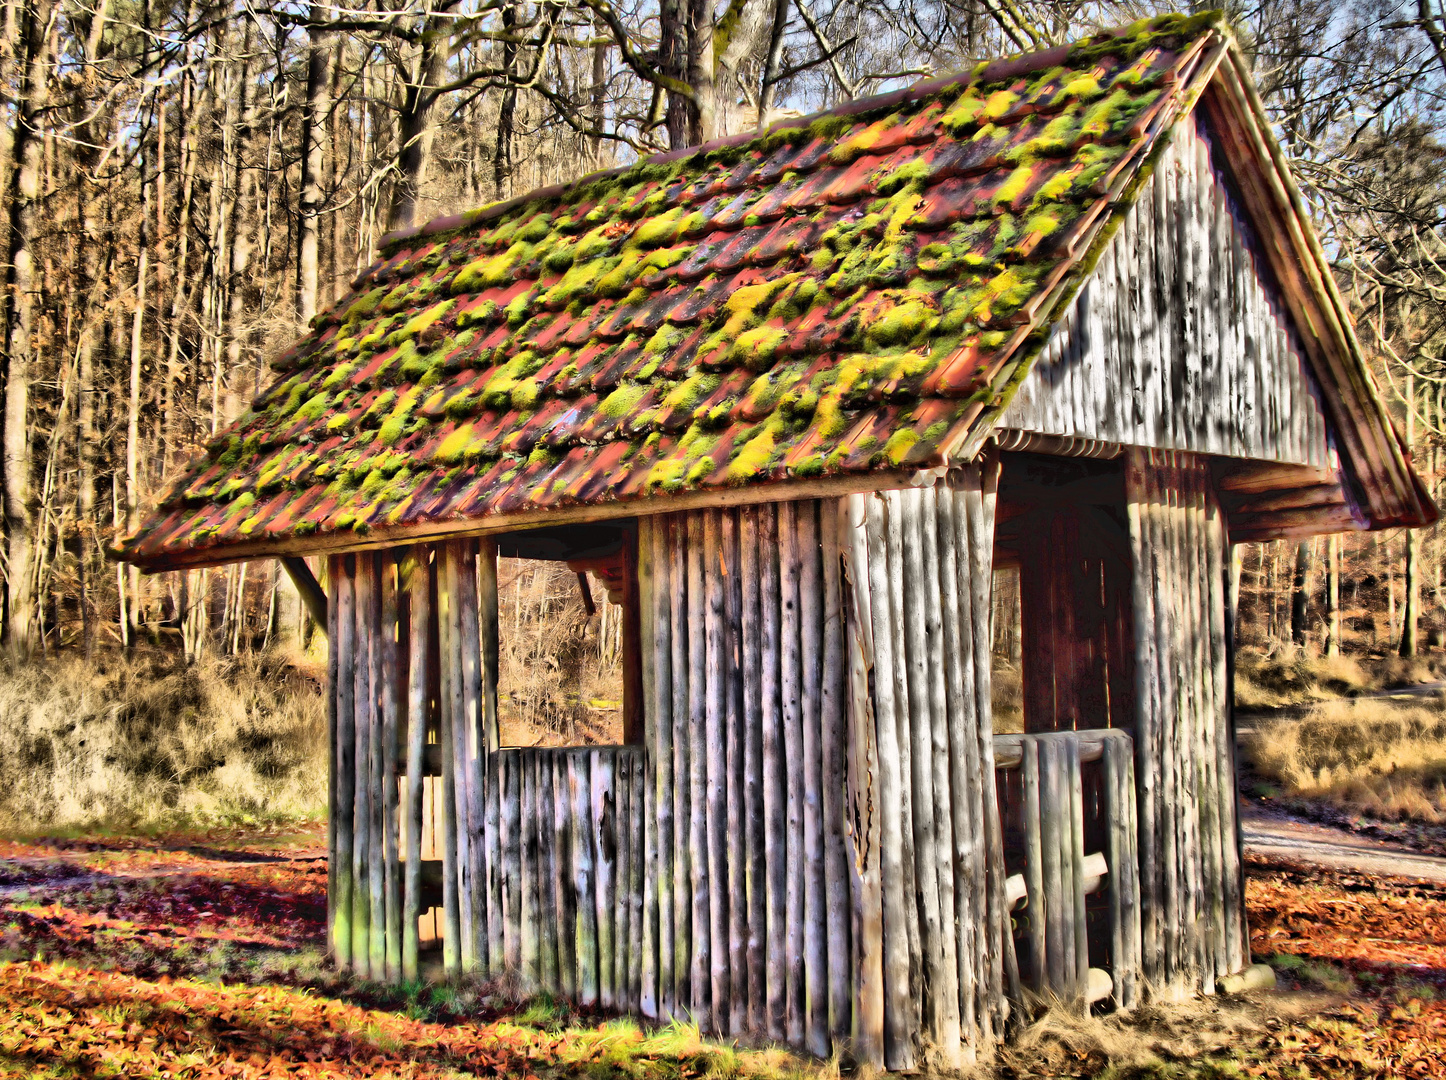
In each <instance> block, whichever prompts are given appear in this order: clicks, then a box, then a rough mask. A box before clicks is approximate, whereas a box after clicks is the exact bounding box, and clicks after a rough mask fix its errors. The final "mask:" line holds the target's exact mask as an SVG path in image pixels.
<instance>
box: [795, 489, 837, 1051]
mask: <svg viewBox="0 0 1446 1080" xmlns="http://www.w3.org/2000/svg"><path fill="white" fill-rule="evenodd" d="M795 509H796V513H795V518H794V524H795V526H796V529H797V536H798V616H799V635H800V637H799V664H800V668H801V678H800V680H799V683H800V688H801V690H802V700H801V702H800V704H801V705H802V709H801V713H802V717H801V719H802V721H803V725H802V731H801V735H802V757H801V758H800V759H799V760H798V761H797V762H795V763H794V770H795V771H798V772H801V774H802V780H803V850H802V856H803V964H804V985H803V989H804V1004H803V1019H804V1023H803V1028H804V1042H803V1045H804V1046H805V1047H807V1048H808V1051H809V1052H810V1053H812V1054H814V1055H815V1056H817V1057H827V1056H828V1053H829V1047H830V1040H829V1025H828V926H827V921H826V919H827V912H826V909H825V905H824V888H825V872H824V820H823V685H822V682H823V618H824V614H823V609H824V596H823V580H822V569H823V568H822V567H821V565H820V554H821V552H820V547H819V521H818V511H819V507H818V504H817V503H815V502H804V503H797V504H795Z"/></svg>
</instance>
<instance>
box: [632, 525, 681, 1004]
mask: <svg viewBox="0 0 1446 1080" xmlns="http://www.w3.org/2000/svg"><path fill="white" fill-rule="evenodd" d="M667 560H668V552H667V541H666V533H665V531H664V525H663V519H662V518H661V517H657V516H654V517H644V518H640V519H639V520H638V593H639V604H640V613H641V615H642V619H643V626H642V643H643V661H644V665H643V692H644V695H645V697H644V700H645V703H646V704H645V708H646V710H647V712H646V716H645V720H646V725H645V729H644V749H645V751H646V752H645V754H644V756H643V775H642V777H640V782H641V784H642V785H643V787H645V788H646V790H647V793H648V797H639V798H638V799H637V800H636V801H635V802H634V809H635V812H636V813H637V815H638V817H639V819H640V820H641V819H643V818H646V821H645V823H644V824H643V847H644V850H643V853H642V860H641V862H642V878H643V898H642V899H643V914H642V923H641V927H640V929H641V932H642V936H641V942H640V950H641V951H640V955H639V958H638V962H639V965H640V970H639V975H638V980H639V986H638V1011H639V1012H640V1013H641V1014H642V1015H643V1016H645V1017H647V1018H648V1019H658V1018H659V1016H660V1015H663V1008H664V1007H663V1004H662V1003H663V1001H664V999H665V997H671V991H672V985H671V983H672V966H671V964H669V965H668V967H667V969H666V971H667V975H666V976H662V971H663V962H664V960H665V959H666V960H671V957H670V956H669V955H668V954H669V951H670V949H671V946H672V917H673V912H672V889H671V884H672V882H671V880H670V878H671V873H672V870H671V867H672V861H673V859H672V856H673V849H672V834H671V825H672V820H673V801H672V793H671V792H670V791H669V790H668V787H667V786H666V783H665V782H664V780H663V773H664V771H665V770H666V771H667V774H668V775H669V776H670V777H671V775H672V765H673V748H672V731H671V727H672V718H671V709H670V708H669V706H670V705H671V704H672V701H671V695H672V689H671V685H670V684H671V681H672V677H671V672H670V671H669V660H670V659H671V657H670V655H669V651H670V649H671V645H670V644H669V642H670V640H671V634H670V633H669V626H668V616H667V591H668V579H667V566H668V561H667ZM665 698H666V701H665ZM664 732H667V734H666V735H665V734H664ZM665 740H666V742H665ZM665 818H666V820H667V823H668V825H669V827H670V828H669V830H668V831H667V832H664V831H663V829H662V825H663V821H664V819H665ZM665 864H666V865H667V867H668V869H667V870H666V871H665V870H664V869H663V867H664V865H665ZM664 923H666V924H667V931H666V935H665V932H664ZM665 937H666V940H665ZM660 977H663V978H666V981H667V991H666V992H664V991H663V989H662V987H661V986H660V985H659V980H660Z"/></svg>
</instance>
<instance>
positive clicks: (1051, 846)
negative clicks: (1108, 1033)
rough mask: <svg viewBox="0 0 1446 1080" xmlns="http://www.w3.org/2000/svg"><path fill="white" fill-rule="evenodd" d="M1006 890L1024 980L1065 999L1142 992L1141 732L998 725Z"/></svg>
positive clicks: (1131, 999) (1129, 1001)
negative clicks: (1019, 731)
mask: <svg viewBox="0 0 1446 1080" xmlns="http://www.w3.org/2000/svg"><path fill="white" fill-rule="evenodd" d="M994 746H995V765H996V767H997V769H998V772H999V775H998V791H999V804H1000V816H1001V818H1002V819H1003V831H1004V837H1005V863H1006V868H1007V869H1008V870H1009V871H1010V876H1009V878H1007V879H1006V888H1005V891H1006V893H1007V894H1008V895H1009V897H1010V899H1011V900H1012V901H1013V912H1014V937H1015V941H1016V946H1017V949H1018V952H1019V955H1020V968H1021V976H1022V981H1023V983H1024V985H1025V986H1026V987H1028V988H1029V989H1030V990H1031V991H1033V992H1034V993H1036V994H1039V995H1041V996H1044V997H1046V998H1054V999H1057V1000H1060V1001H1062V1002H1065V1003H1066V1004H1073V1005H1078V1004H1080V1003H1081V1002H1088V1003H1091V1004H1093V1003H1094V1002H1096V1001H1100V1000H1103V999H1104V998H1105V997H1111V998H1113V1001H1114V1004H1115V1006H1116V1007H1117V1008H1121V1009H1132V1008H1134V1007H1135V1006H1136V1005H1137V1004H1139V1002H1140V989H1141V987H1140V883H1139V876H1138V873H1137V865H1138V854H1137V852H1136V849H1135V774H1134V760H1133V759H1134V750H1133V741H1132V739H1131V738H1130V735H1129V733H1128V732H1125V731H1120V730H1099V731H1081V732H1074V731H1066V732H1059V733H1050V734H1044V735H996V736H995V737H994Z"/></svg>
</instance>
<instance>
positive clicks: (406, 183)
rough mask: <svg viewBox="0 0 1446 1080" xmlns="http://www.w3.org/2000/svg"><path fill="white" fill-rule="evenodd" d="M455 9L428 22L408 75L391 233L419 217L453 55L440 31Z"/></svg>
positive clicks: (446, 7) (446, 6)
mask: <svg viewBox="0 0 1446 1080" xmlns="http://www.w3.org/2000/svg"><path fill="white" fill-rule="evenodd" d="M454 6H455V3H452V2H448V3H443V4H439V5H438V6H437V8H436V14H434V15H433V16H431V17H430V18H428V20H427V23H426V30H427V32H426V33H424V34H423V35H422V40H421V44H420V45H419V46H418V49H417V58H416V65H415V67H414V68H413V69H412V71H411V72H410V73H408V74H407V76H406V80H405V84H404V86H403V88H402V109H401V115H400V116H399V117H398V118H397V129H398V131H397V137H398V139H399V140H400V143H401V145H400V148H399V150H398V152H397V181H396V183H395V185H393V188H392V207H391V213H390V214H389V216H388V218H387V228H388V229H389V230H391V229H400V228H403V227H404V226H407V225H410V224H412V223H413V221H414V220H415V219H416V216H417V200H418V199H420V198H421V191H422V184H423V182H424V181H425V180H426V177H427V166H428V164H429V163H430V161H431V157H432V135H433V130H432V108H433V106H434V105H435V104H436V99H437V86H438V85H439V84H440V83H441V81H442V76H443V74H444V73H445V72H446V70H447V61H448V59H449V58H450V56H451V51H452V50H451V40H452V39H451V36H450V34H448V33H446V32H444V31H443V30H441V29H440V28H441V27H444V26H448V25H450V20H447V19H446V17H445V16H446V13H447V12H449V11H450V10H451V9H452V8H453V7H454ZM506 10H507V9H504V14H505V12H506Z"/></svg>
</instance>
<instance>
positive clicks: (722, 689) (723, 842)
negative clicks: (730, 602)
mask: <svg viewBox="0 0 1446 1080" xmlns="http://www.w3.org/2000/svg"><path fill="white" fill-rule="evenodd" d="M701 516H702V518H703V559H702V565H701V571H702V581H703V646H704V647H703V657H704V671H703V678H704V680H705V687H704V696H703V721H704V723H703V746H704V747H705V752H704V754H703V755H702V760H703V765H704V768H705V776H706V788H705V791H706V798H707V803H706V816H705V830H706V834H707V835H706V841H705V842H706V845H707V847H706V857H707V860H708V877H707V883H708V904H707V913H708V936H709V939H710V941H711V946H712V948H711V956H710V959H711V963H710V965H709V979H710V982H711V984H712V985H711V997H712V1010H711V1015H712V1030H713V1031H715V1032H718V1033H719V1034H723V1033H725V1032H727V1031H728V1030H729V1027H728V1019H729V991H730V975H729V970H728V968H729V951H728V950H729V940H728V931H729V917H728V902H729V896H728V835H727V832H728V768H727V764H728V747H727V745H726V743H725V732H726V728H725V725H726V717H725V715H724V713H725V711H726V709H727V701H728V682H727V674H726V669H725V666H724V646H725V642H724V639H725V637H726V630H725V628H724V625H723V619H724V612H723V594H724V577H723V557H722V549H721V540H722V537H721V531H722V521H721V520H720V519H721V516H722V514H721V512H720V511H717V510H707V511H704V512H703V514H702V515H701Z"/></svg>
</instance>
